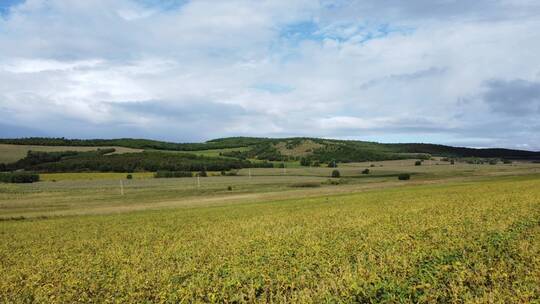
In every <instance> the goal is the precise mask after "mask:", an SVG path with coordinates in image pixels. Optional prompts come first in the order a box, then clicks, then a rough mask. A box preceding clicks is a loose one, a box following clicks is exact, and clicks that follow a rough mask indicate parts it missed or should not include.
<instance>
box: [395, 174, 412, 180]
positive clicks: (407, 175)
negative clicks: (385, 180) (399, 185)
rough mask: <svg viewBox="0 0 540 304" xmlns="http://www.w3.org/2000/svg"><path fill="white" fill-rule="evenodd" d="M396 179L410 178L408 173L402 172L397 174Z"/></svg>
mask: <svg viewBox="0 0 540 304" xmlns="http://www.w3.org/2000/svg"><path fill="white" fill-rule="evenodd" d="M398 179H399V180H410V179H411V175H410V174H408V173H402V174H400V175H398Z"/></svg>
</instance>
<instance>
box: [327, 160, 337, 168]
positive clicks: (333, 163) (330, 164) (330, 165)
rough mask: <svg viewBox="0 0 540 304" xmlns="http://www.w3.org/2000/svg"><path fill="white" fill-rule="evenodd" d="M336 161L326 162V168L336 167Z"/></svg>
mask: <svg viewBox="0 0 540 304" xmlns="http://www.w3.org/2000/svg"><path fill="white" fill-rule="evenodd" d="M337 167H338V166H337V163H336V161H335V160H333V161H331V162H329V163H328V168H337Z"/></svg>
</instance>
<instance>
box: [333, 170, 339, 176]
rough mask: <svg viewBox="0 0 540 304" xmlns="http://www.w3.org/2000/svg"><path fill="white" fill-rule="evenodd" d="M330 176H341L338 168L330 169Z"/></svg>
mask: <svg viewBox="0 0 540 304" xmlns="http://www.w3.org/2000/svg"><path fill="white" fill-rule="evenodd" d="M332 177H333V178H340V177H341V173H340V172H339V170H334V171H332Z"/></svg>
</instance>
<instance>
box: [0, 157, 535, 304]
mask: <svg viewBox="0 0 540 304" xmlns="http://www.w3.org/2000/svg"><path fill="white" fill-rule="evenodd" d="M437 162H438V161H433V162H431V163H430V162H429V161H426V162H424V165H422V166H414V160H407V161H390V162H381V163H373V164H374V165H375V166H373V167H371V163H351V164H344V165H341V166H340V167H339V168H338V169H339V170H340V172H341V175H342V178H341V179H340V180H339V183H336V184H335V185H334V184H332V183H329V182H328V181H329V176H330V173H331V171H332V170H333V168H288V169H287V171H286V174H283V170H282V169H278V168H276V169H251V170H247V169H244V170H240V171H239V172H238V174H239V175H238V176H212V177H207V178H201V186H200V187H198V186H197V179H196V178H176V179H175V178H173V179H153V178H150V175H151V173H134V179H133V180H126V179H125V175H126V174H124V173H121V174H117V173H73V174H50V175H49V174H46V175H42V178H43V179H45V180H46V181H44V182H39V183H35V184H26V185H13V184H0V273H2V279H1V280H0V303H11V302H15V303H19V302H46V303H71V302H130V303H132V302H171V303H176V302H180V303H182V302H185V303H231V302H236V303H242V302H248V303H253V302H311V303H321V302H325V303H342V302H349V303H350V302H360V303H396V302H397V303H400V302H401V303H406V302H416V303H433V302H443V303H448V302H452V303H463V302H470V303H475V302H476V303H478V302H500V303H516V302H522V303H527V302H538V301H539V300H540V287H539V286H540V165H538V164H529V163H514V164H512V165H502V164H501V165H496V166H490V165H468V164H456V165H454V166H451V165H449V164H442V162H441V164H439V165H436V163H437ZM381 165H382V167H381ZM365 168H369V169H370V171H371V173H370V174H369V175H363V174H361V171H362V170H363V169H365ZM249 171H251V178H250V177H249ZM402 172H408V173H411V174H412V178H411V180H410V181H398V180H397V177H396V175H397V174H399V173H402ZM52 179H55V180H56V182H52V181H50V180H52ZM120 179H122V180H123V185H124V191H125V193H124V194H125V195H123V196H122V195H121V194H120V184H119V181H120ZM315 185H316V186H315ZM229 186H231V188H232V190H231V191H230V190H228V187H229ZM311 186H313V187H311Z"/></svg>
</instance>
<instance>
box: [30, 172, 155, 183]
mask: <svg viewBox="0 0 540 304" xmlns="http://www.w3.org/2000/svg"><path fill="white" fill-rule="evenodd" d="M128 174H131V176H132V177H133V178H134V179H145V178H152V177H153V176H154V173H152V172H136V173H113V172H109V173H103V172H93V173H42V174H40V178H41V180H42V181H46V182H59V181H77V180H87V181H92V180H108V179H112V180H120V179H126V177H127V175H128Z"/></svg>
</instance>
